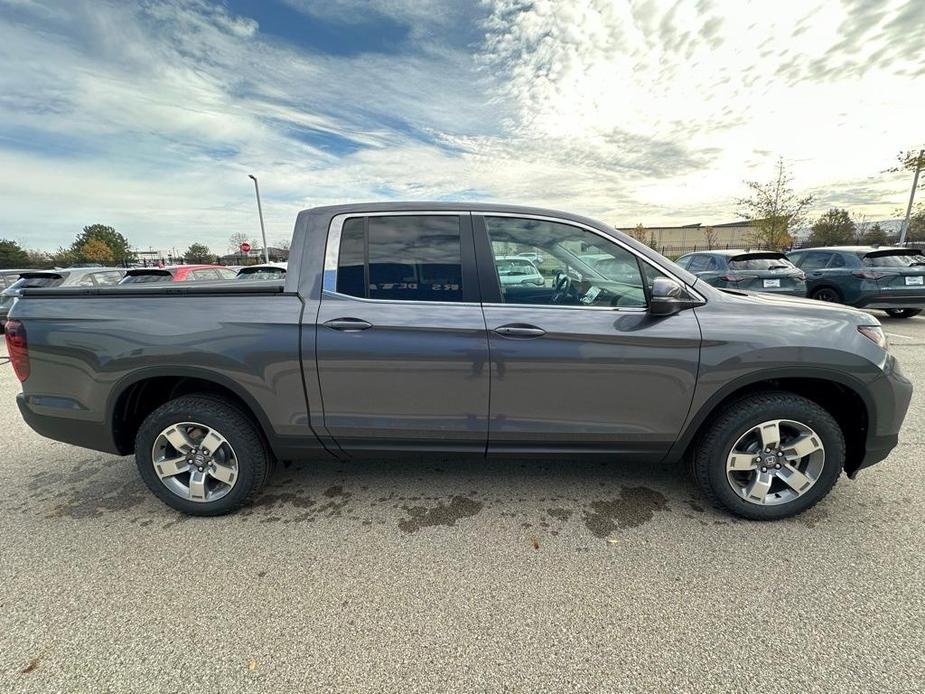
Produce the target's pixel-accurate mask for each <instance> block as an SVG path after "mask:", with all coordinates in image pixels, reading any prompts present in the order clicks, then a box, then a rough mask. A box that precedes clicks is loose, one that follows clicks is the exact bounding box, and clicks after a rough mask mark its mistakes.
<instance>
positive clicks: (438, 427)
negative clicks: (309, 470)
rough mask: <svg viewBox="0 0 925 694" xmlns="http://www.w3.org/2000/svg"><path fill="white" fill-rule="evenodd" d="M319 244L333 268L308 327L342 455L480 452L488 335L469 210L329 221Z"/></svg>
mask: <svg viewBox="0 0 925 694" xmlns="http://www.w3.org/2000/svg"><path fill="white" fill-rule="evenodd" d="M328 244H329V252H328V254H327V255H328V260H327V262H326V268H327V266H328V265H329V264H333V265H334V266H335V267H336V271H333V270H331V269H330V268H329V269H328V270H327V271H326V276H325V289H324V291H323V293H322V297H321V305H320V309H319V315H318V327H317V332H316V335H317V363H318V376H319V381H320V385H321V397H322V400H323V409H324V425H325V428H326V429H327V432H328V433H329V434H330V435H331V436H332V437H333V438H334V440H335V441H336V442H337V443H338V445H339V446H340V447H341V448H342V449H343V450H344V451H346V452H347V453H353V454H359V453H362V452H376V453H384V452H388V451H396V452H401V451H413V450H415V449H426V450H429V451H434V450H436V451H445V452H447V453H457V452H459V453H468V454H471V453H480V454H481V453H484V451H485V445H486V442H487V435H488V387H489V374H488V339H487V335H486V331H485V321H484V318H483V316H482V309H481V307H480V305H479V302H478V281H477V277H476V275H475V269H474V268H475V263H474V249H473V245H472V231H471V217H470V215H469V214H468V213H458V212H455V213H452V214H446V213H420V214H415V213H401V214H370V215H367V216H364V215H360V216H354V217H346V218H341V219H335V220H334V224H332V231H331V233H330V234H329V237H328ZM331 244H334V248H335V249H336V252H334V253H332V252H331V249H330V246H331Z"/></svg>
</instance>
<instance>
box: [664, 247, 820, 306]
mask: <svg viewBox="0 0 925 694" xmlns="http://www.w3.org/2000/svg"><path fill="white" fill-rule="evenodd" d="M677 263H678V265H680V266H681V267H683V268H684V269H685V270H687V271H688V272H692V273H694V274H695V275H697V277H699V278H700V279H702V280H703V281H704V282H706V283H707V284H712V285H713V286H714V287H729V288H731V289H745V290H748V291H756V292H772V293H774V294H790V295H792V296H806V282H805V281H804V277H803V272H802V271H801V270H798V269H797V268H796V267H794V265H793V263H791V262H790V261H789V260H787V256H786V255H784V254H783V253H777V252H775V251H742V250H717V251H698V252H697V253H688V254H687V255H682V256H681V257H680V258H678V260H677Z"/></svg>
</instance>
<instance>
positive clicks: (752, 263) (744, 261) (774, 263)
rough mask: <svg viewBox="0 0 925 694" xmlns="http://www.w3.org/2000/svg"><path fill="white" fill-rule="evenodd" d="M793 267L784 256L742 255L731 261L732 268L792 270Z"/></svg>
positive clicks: (730, 267) (730, 266)
mask: <svg viewBox="0 0 925 694" xmlns="http://www.w3.org/2000/svg"><path fill="white" fill-rule="evenodd" d="M793 268H794V265H793V263H791V262H790V261H789V260H787V259H786V258H784V257H783V256H781V257H772V258H768V257H766V256H765V257H762V256H757V257H749V256H741V255H740V256H736V257H735V258H734V259H732V260H730V261H729V269H730V270H791V269H793Z"/></svg>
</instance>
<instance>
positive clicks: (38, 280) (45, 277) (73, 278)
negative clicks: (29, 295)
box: [0, 267, 125, 332]
mask: <svg viewBox="0 0 925 694" xmlns="http://www.w3.org/2000/svg"><path fill="white" fill-rule="evenodd" d="M124 274H125V270H122V269H120V268H114V267H74V268H63V269H62V268H56V269H54V270H22V271H20V272H19V276H18V279H17V280H16V281H15V282H13V283H12V284H10V285H9V286H8V287H7V288H6V289H4V290H3V292H2V293H0V332H3V326H4V325H5V324H6V317H7V315H8V314H9V312H10V309H11V308H12V307H13V304H15V303H16V299H17V298H18V297H19V295H20V293H21V292H22V290H23V289H26V288H31V287H108V286H111V285H114V284H118V283H119V280H121V279H122V275H124Z"/></svg>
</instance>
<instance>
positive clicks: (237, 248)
mask: <svg viewBox="0 0 925 694" xmlns="http://www.w3.org/2000/svg"><path fill="white" fill-rule="evenodd" d="M245 241H247V234H245V233H243V232H240V231H236V232H235V233H233V234H232V235H231V236H230V237H229V238H228V250H229V251H231V252H232V253H240V252H241V244H242V243H244V242H245Z"/></svg>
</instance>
